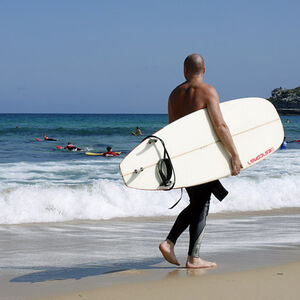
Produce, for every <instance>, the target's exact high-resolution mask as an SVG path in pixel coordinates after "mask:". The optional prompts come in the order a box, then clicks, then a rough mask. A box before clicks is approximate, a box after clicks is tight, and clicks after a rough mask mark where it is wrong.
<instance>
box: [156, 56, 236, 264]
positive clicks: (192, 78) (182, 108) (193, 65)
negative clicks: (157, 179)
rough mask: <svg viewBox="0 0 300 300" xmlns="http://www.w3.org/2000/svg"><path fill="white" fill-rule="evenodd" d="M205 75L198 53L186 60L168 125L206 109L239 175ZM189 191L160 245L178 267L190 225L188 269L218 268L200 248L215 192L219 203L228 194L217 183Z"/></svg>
mask: <svg viewBox="0 0 300 300" xmlns="http://www.w3.org/2000/svg"><path fill="white" fill-rule="evenodd" d="M204 73H205V65H204V60H203V58H202V57H201V56H200V55H199V54H191V55H189V56H188V57H187V58H186V59H185V61H184V76H185V78H186V81H185V82H184V83H182V84H181V85H179V86H178V87H176V88H175V89H174V90H173V91H172V93H171V95H170V97H169V103H168V113H169V123H172V122H173V121H175V120H177V119H180V118H181V117H184V116H185V115H188V114H190V113H192V112H194V111H197V110H199V109H203V108H207V111H208V113H209V116H210V119H211V122H212V124H213V127H214V130H215V132H216V134H217V136H218V137H219V139H220V141H221V142H222V144H223V146H224V147H225V149H226V150H227V151H228V153H229V155H230V156H231V165H232V175H238V174H239V173H240V170H241V168H242V164H241V161H240V157H239V154H238V152H237V150H236V147H235V145H234V142H233V139H232V136H231V134H230V131H229V128H228V126H227V124H226V123H225V121H224V119H223V116H222V113H221V110H220V103H219V96H218V93H217V91H216V90H215V88H213V87H212V86H210V85H208V84H206V83H204V82H203V75H204ZM199 167H200V166H199ZM186 191H187V193H188V195H189V198H190V204H189V205H188V206H187V207H186V208H185V209H184V210H183V211H182V212H181V213H180V214H179V215H178V217H177V219H176V221H175V223H174V225H173V227H172V229H171V231H170V233H169V234H168V236H167V239H166V240H165V241H163V242H162V243H161V244H160V245H159V249H160V251H161V253H162V255H163V256H164V258H165V259H166V260H167V261H168V262H170V263H172V264H175V265H179V262H178V260H177V258H176V256H175V252H174V246H175V243H176V241H177V239H178V237H179V236H180V235H181V234H182V233H183V232H184V231H185V229H187V227H188V226H189V232H190V242H189V251H188V258H187V261H186V267H187V268H213V267H216V263H214V262H209V261H205V260H203V259H201V258H200V245H201V241H202V238H203V234H204V229H205V225H206V217H207V215H208V211H209V204H210V197H211V194H212V193H213V194H214V195H215V196H216V197H217V198H218V199H219V200H222V199H223V198H224V197H225V196H226V195H227V193H228V192H227V191H226V190H225V189H224V188H223V186H222V185H221V183H220V182H219V181H218V180H216V181H213V182H209V183H205V184H201V185H197V186H193V187H188V188H186Z"/></svg>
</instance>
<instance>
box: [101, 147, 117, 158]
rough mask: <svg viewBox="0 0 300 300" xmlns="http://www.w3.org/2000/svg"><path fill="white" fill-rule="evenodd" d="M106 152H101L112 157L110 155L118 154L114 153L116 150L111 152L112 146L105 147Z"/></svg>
mask: <svg viewBox="0 0 300 300" xmlns="http://www.w3.org/2000/svg"><path fill="white" fill-rule="evenodd" d="M106 150H107V152H105V153H103V156H106V157H112V156H118V155H119V154H118V153H116V152H113V151H112V148H111V147H110V146H108V147H107V148H106Z"/></svg>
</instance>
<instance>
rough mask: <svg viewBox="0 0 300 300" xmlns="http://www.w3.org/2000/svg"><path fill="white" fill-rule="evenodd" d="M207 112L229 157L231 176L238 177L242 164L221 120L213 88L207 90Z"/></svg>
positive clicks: (227, 130)
mask: <svg viewBox="0 0 300 300" xmlns="http://www.w3.org/2000/svg"><path fill="white" fill-rule="evenodd" d="M207 110H208V113H209V116H210V119H211V121H212V124H213V127H214V129H215V132H216V134H217V136H218V137H219V139H220V141H221V142H222V144H223V145H224V147H225V149H226V150H227V151H228V152H229V153H230V155H231V165H232V175H238V174H239V173H240V170H241V168H242V164H241V161H240V157H239V154H238V152H237V150H236V147H235V145H234V142H233V139H232V136H231V133H230V130H229V128H228V126H227V124H226V122H225V121H224V119H223V115H222V112H221V109H220V103H219V96H218V93H217V91H216V90H215V89H214V88H213V87H209V88H208V93H207Z"/></svg>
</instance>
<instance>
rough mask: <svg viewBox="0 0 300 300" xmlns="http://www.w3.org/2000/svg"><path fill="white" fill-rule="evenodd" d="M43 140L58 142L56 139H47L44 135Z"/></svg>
mask: <svg viewBox="0 0 300 300" xmlns="http://www.w3.org/2000/svg"><path fill="white" fill-rule="evenodd" d="M44 140H45V141H58V140H56V139H51V138H49V137H48V136H47V135H46V134H45V135H44Z"/></svg>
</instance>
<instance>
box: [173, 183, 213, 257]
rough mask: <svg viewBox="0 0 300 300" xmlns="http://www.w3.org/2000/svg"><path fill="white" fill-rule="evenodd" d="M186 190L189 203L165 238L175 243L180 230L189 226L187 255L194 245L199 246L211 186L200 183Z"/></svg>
mask: <svg viewBox="0 0 300 300" xmlns="http://www.w3.org/2000/svg"><path fill="white" fill-rule="evenodd" d="M186 190H187V192H188V194H189V197H190V204H189V205H188V206H187V207H186V208H185V209H184V210H183V211H182V212H181V213H180V214H179V215H178V217H177V219H176V221H175V223H174V225H173V227H172V229H171V231H170V233H169V235H168V237H167V239H168V240H170V241H171V242H173V243H174V244H175V243H176V241H177V239H178V237H179V236H180V235H181V234H182V232H183V231H184V230H185V229H186V228H187V227H188V226H190V245H189V255H191V254H192V252H193V249H194V248H195V245H196V244H197V245H198V246H199V243H200V240H201V239H199V237H200V235H201V233H202V232H203V231H204V227H205V224H206V216H207V214H208V209H209V201H210V196H211V188H210V185H209V184H201V185H197V186H193V187H189V188H187V189H186ZM202 236H203V235H202ZM196 248H197V247H196ZM196 248H195V249H196ZM198 248H199V247H198ZM194 252H195V251H194ZM195 255H196V253H195Z"/></svg>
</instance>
